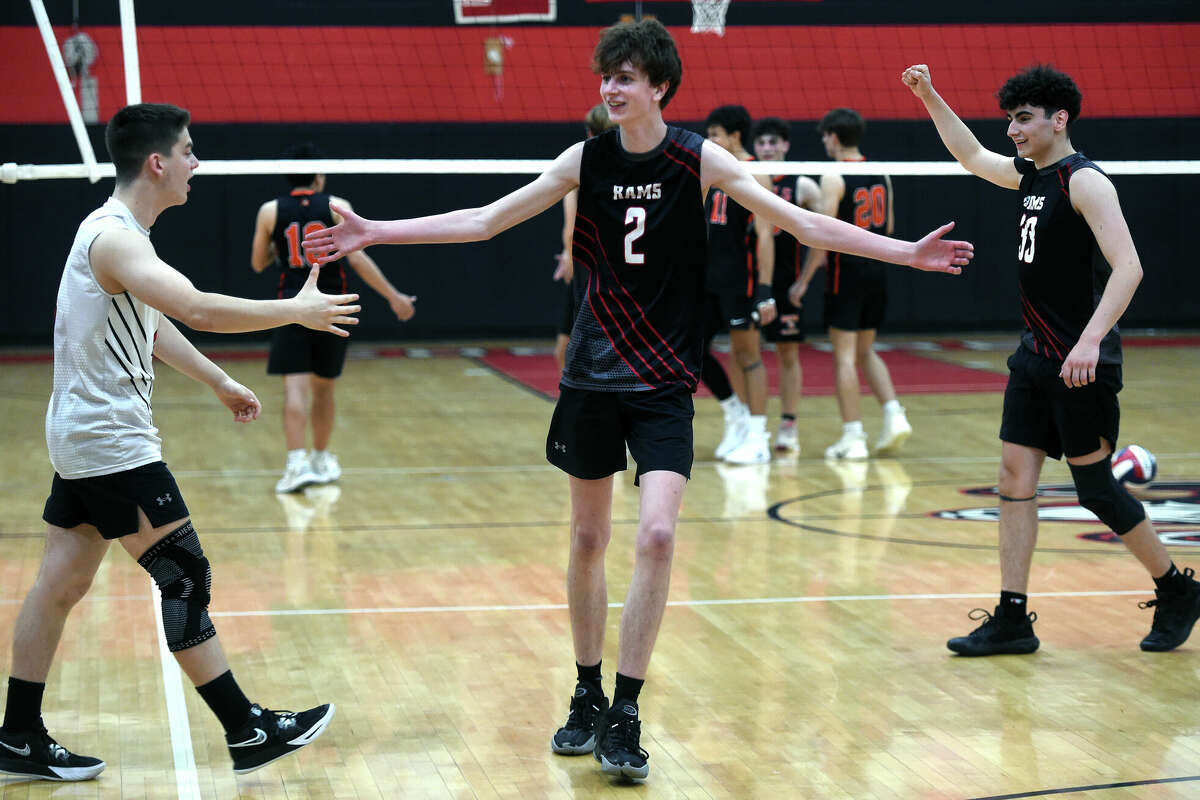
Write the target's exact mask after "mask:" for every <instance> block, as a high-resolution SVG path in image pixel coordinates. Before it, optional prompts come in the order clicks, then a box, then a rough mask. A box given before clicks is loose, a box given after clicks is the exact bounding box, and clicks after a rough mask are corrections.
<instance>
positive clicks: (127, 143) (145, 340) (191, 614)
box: [0, 104, 359, 781]
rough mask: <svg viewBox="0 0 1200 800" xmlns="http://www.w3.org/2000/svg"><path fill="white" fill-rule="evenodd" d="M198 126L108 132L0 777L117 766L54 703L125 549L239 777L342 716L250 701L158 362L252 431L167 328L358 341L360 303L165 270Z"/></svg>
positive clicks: (52, 438)
mask: <svg viewBox="0 0 1200 800" xmlns="http://www.w3.org/2000/svg"><path fill="white" fill-rule="evenodd" d="M189 122H190V117H189V115H188V113H187V112H186V111H184V110H183V109H181V108H177V107H175V106H170V105H158V104H140V105H135V106H127V107H126V108H123V109H121V110H120V111H118V112H117V114H116V115H115V116H114V117H113V118H112V120H111V121H110V122H109V124H108V128H107V130H106V131H105V142H106V144H107V145H108V151H109V154H110V156H111V157H112V160H113V164H114V165H115V166H116V170H117V182H116V187H115V189H114V191H113V196H112V197H110V198H109V199H108V201H107V202H106V203H105V204H104V205H103V206H102V207H101V208H99V209H97V210H96V211H93V212H92V213H91V214H90V215H89V216H88V217H87V219H85V220H84V221H83V224H81V225H80V226H79V232H78V233H77V234H76V236H75V241H74V243H73V245H72V246H71V252H70V255H69V256H68V257H67V263H66V268H65V270H64V271H63V277H62V282H61V284H60V285H59V291H58V305H57V311H56V318H55V325H54V388H53V393H52V395H51V398H50V407H49V410H48V411H47V413H46V443H47V445H48V447H49V449H50V461H51V463H52V464H53V466H54V471H55V475H54V480H53V484H52V487H51V491H50V497H49V498H48V499H47V501H46V508H45V512H44V514H43V518H44V519H45V521H46V523H47V529H46V549H45V554H44V556H43V559H42V564H41V568H40V570H39V571H38V576H37V579H36V581H35V582H34V585H33V588H32V589H31V590H30V592H29V594H28V596H27V597H26V598H25V602H24V604H23V605H22V607H21V611H20V614H19V616H18V617H17V621H16V626H15V630H14V634H13V653H12V672H11V674H10V677H9V682H8V696H7V702H6V704H5V709H4V722H3V726H2V727H0V773H6V774H10V775H19V776H22V777H26V778H42V779H46V780H57V781H75V780H87V779H90V778H94V777H96V776H97V775H99V774H100V772H101V771H102V770H103V769H104V767H105V763H104V762H103V761H101V760H100V759H98V758H92V757H88V756H80V755H75V754H74V753H71V752H69V751H68V750H67V749H66V748H64V747H62V746H61V745H59V744H58V743H57V742H55V741H54V739H52V738H51V737H50V735H49V733H48V732H47V731H46V728H45V725H44V724H43V723H42V717H41V705H42V694H43V691H44V690H45V687H46V683H45V682H46V677H47V675H48V674H49V671H50V664H51V662H52V660H53V658H54V651H55V650H56V649H57V647H58V641H59V639H60V638H61V636H62V631H63V625H64V623H65V622H66V618H67V615H68V614H69V613H70V611H71V608H72V607H73V606H74V605H75V604H76V603H77V602H78V601H79V600H80V599H81V598H82V597H83V595H84V594H85V593H86V592H87V590H88V588H89V586H90V585H91V582H92V577H93V576H94V575H95V573H96V569H97V568H98V567H99V565H100V561H101V560H102V559H103V558H104V554H105V553H106V552H107V550H108V546H109V544H110V542H111V541H112V540H113V539H119V540H120V542H121V545H122V546H123V547H124V548H125V550H126V551H127V552H128V553H129V554H130V555H131V556H132V557H133V558H135V559H137V562H138V564H139V565H141V566H142V567H143V568H144V569H145V570H146V571H147V572H148V573H149V574H150V575H151V576H152V577H153V578H154V580H155V582H156V583H157V584H158V588H159V591H160V593H161V594H162V618H163V629H164V631H165V634H166V640H167V645H168V647H169V649H170V650H171V652H173V653H174V654H175V658H176V660H177V661H178V662H179V666H180V667H181V668H182V669H183V671H184V672H185V673H187V675H188V677H189V678H190V679H191V680H192V682H193V683H194V684H195V685H196V687H197V690H198V691H199V693H200V695H201V697H202V698H203V699H204V701H205V702H206V703H207V704H208V706H209V707H210V708H211V709H212V710H213V712H214V713H215V714H216V716H217V718H218V719H219V720H220V721H221V724H222V725H223V726H224V728H225V733H226V742H227V744H228V745H229V752H230V755H231V756H232V758H233V767H234V770H235V771H236V772H239V773H240V772H249V771H251V770H254V769H258V768H259V767H261V766H263V765H265V764H267V763H269V762H271V761H274V760H275V759H277V758H281V757H283V756H285V755H288V754H289V753H291V752H294V751H295V750H297V749H299V748H300V747H303V746H304V745H306V744H308V743H309V742H311V741H312V740H313V739H315V738H316V737H317V736H319V735H320V734H321V733H322V732H323V731H324V730H325V727H326V726H327V725H328V724H329V720H330V719H331V718H332V716H333V706H332V705H321V706H317V707H316V708H313V709H309V710H308V711H303V712H299V713H293V712H289V711H269V710H267V709H265V708H262V707H261V706H258V705H256V704H252V703H251V702H250V700H248V699H247V698H246V696H245V695H244V694H243V693H242V691H241V689H240V688H238V684H237V682H236V681H235V680H234V678H233V673H232V672H231V671H230V669H229V664H228V662H227V661H226V660H225V654H224V652H223V651H222V650H221V645H220V643H219V642H218V640H217V638H216V631H215V630H214V628H213V625H212V622H211V621H210V620H209V616H208V601H209V590H210V588H211V585H212V579H211V572H210V570H209V565H208V560H207V559H206V558H205V557H204V552H203V550H202V549H201V547H200V542H199V540H198V539H197V537H196V532H195V530H194V529H193V527H192V522H191V518H190V516H189V512H188V509H187V506H186V504H185V503H184V500H183V497H182V496H181V495H180V492H179V487H178V485H177V484H176V483H175V479H174V478H173V477H172V476H171V473H170V472H169V471H168V470H167V466H166V464H164V463H163V460H162V443H161V441H160V440H159V437H158V430H157V428H155V427H154V419H153V416H152V412H151V406H150V401H151V396H152V393H153V390H154V366H153V362H152V357H153V356H157V357H158V358H159V359H160V360H161V361H163V362H164V363H166V364H168V365H170V366H172V367H174V368H175V369H177V370H179V371H180V372H182V373H184V374H185V375H187V376H188V377H190V378H194V379H196V380H197V381H200V382H201V383H203V384H205V385H207V386H208V387H209V388H210V389H212V390H213V392H214V393H215V394H216V395H217V399H219V400H220V401H221V402H222V403H223V404H224V405H225V406H227V407H228V408H229V409H230V411H232V412H233V415H234V419H235V420H237V421H238V422H249V421H251V420H253V419H255V418H256V417H257V416H258V413H259V408H260V407H259V402H258V398H256V397H255V396H254V393H253V392H251V391H250V390H249V389H247V388H246V387H244V386H242V385H240V384H238V383H237V382H236V381H234V380H233V379H232V378H230V377H229V376H228V375H226V374H225V372H224V371H223V370H221V368H220V367H218V366H217V365H216V364H214V363H213V362H212V361H210V360H209V359H207V358H206V357H204V356H203V355H201V354H200V352H199V351H197V350H196V348H195V347H193V346H192V345H191V344H190V343H189V342H188V341H187V339H185V338H184V337H183V335H182V334H181V333H180V332H179V330H178V329H177V328H176V327H175V325H174V323H172V322H171V320H170V319H169V318H168V317H174V318H175V319H178V320H180V321H181V322H183V323H185V324H186V325H188V326H189V327H191V328H195V329H197V330H207V331H217V332H224V333H234V332H242V331H252V330H262V329H266V328H274V327H278V326H280V325H287V324H290V323H299V324H301V325H304V326H306V327H309V328H313V329H316V330H324V331H330V332H333V333H338V334H340V335H342V336H346V335H348V334H347V333H346V332H345V331H344V330H342V329H340V328H339V327H338V325H349V324H354V323H355V322H357V320H356V319H355V318H354V317H353V316H351V315H352V314H354V313H356V312H357V311H358V309H359V307H358V306H357V305H348V304H350V303H353V302H354V301H355V300H356V299H357V298H358V296H357V295H324V294H321V293H320V292H318V291H317V288H316V280H317V276H318V269H316V268H314V269H313V270H312V274H311V275H310V277H309V279H308V282H307V283H306V284H305V286H304V288H303V289H302V290H301V291H300V293H299V294H298V295H296V296H295V297H293V298H290V299H287V300H243V299H241V298H236V297H228V296H225V295H219V294H213V293H208V292H201V291H198V290H197V289H196V288H195V287H194V286H193V285H192V283H191V281H189V280H188V279H187V278H186V277H184V276H183V275H182V274H181V273H179V272H177V271H176V270H174V269H173V268H171V267H170V266H168V265H167V264H165V263H163V262H162V261H161V260H159V258H158V256H157V254H156V253H155V251H154V246H153V245H152V244H151V243H150V238H149V235H150V227H151V226H152V225H153V224H154V221H155V220H156V219H157V217H158V215H159V214H160V213H162V212H163V211H164V210H166V209H167V208H169V207H171V206H176V205H181V204H183V203H185V202H186V201H187V193H188V191H189V188H190V187H189V186H188V181H189V180H190V179H191V177H192V173H193V172H194V171H195V169H196V166H197V163H198V162H197V161H196V157H195V156H194V155H193V154H192V141H191V137H190V136H189V134H188V128H187V126H188V123H189Z"/></svg>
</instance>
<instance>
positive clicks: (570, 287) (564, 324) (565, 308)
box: [558, 280, 575, 336]
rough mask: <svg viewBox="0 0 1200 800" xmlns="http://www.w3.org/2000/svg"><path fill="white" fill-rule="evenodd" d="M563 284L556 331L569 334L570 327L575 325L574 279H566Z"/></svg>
mask: <svg viewBox="0 0 1200 800" xmlns="http://www.w3.org/2000/svg"><path fill="white" fill-rule="evenodd" d="M565 286H566V290H565V291H564V292H563V304H562V314H561V316H559V318H558V332H559V333H561V334H563V335H564V336H570V335H571V329H572V328H574V327H575V281H573V280H571V281H567V282H566V284H565Z"/></svg>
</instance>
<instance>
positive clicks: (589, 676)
mask: <svg viewBox="0 0 1200 800" xmlns="http://www.w3.org/2000/svg"><path fill="white" fill-rule="evenodd" d="M601 663H602V661H597V662H596V664H595V666H591V667H585V666H584V665H583V664H580V663H579V662H578V661H576V662H575V675H576V678H575V679H576V680H577V681H579V682H580V683H583V684H587V686H588V688H589V689H595V690H596V693H597V694H604V689H603V688H601V678H600V664H601Z"/></svg>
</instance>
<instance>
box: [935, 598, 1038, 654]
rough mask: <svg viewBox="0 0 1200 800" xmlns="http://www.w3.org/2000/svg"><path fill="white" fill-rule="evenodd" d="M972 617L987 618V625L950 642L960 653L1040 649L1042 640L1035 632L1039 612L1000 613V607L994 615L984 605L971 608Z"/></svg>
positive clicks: (997, 607)
mask: <svg viewBox="0 0 1200 800" xmlns="http://www.w3.org/2000/svg"><path fill="white" fill-rule="evenodd" d="M967 616H968V617H970V618H971V619H974V620H980V619H981V620H983V624H982V625H980V626H979V627H978V628H976V629H975V630H973V631H971V632H970V633H969V634H967V635H966V636H955V637H954V638H953V639H951V640H950V641H948V642H946V647H949V648H950V649H951V650H953V651H954V652H956V653H958V654H959V655H960V656H996V655H1004V654H1008V655H1025V654H1026V653H1032V652H1033V651H1034V650H1037V649H1038V645H1039V644H1041V642H1039V641H1038V638H1037V637H1036V636H1034V635H1033V623H1034V622H1036V621H1037V614H1035V613H1033V612H1030V613H1029V614H1018V615H1015V616H1013V617H1003V616H1001V615H1000V606H996V614H995V616H992V615H991V614H989V613H988V612H987V611H984V610H983V609H982V608H974V609H971V613H969V614H967Z"/></svg>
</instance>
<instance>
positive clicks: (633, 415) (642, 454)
mask: <svg viewBox="0 0 1200 800" xmlns="http://www.w3.org/2000/svg"><path fill="white" fill-rule="evenodd" d="M693 416H694V411H693V408H692V393H691V390H690V389H688V388H687V387H686V386H672V387H668V388H666V389H648V390H646V391H644V392H598V391H593V390H589V389H573V388H571V387H570V386H565V385H563V386H560V387H559V396H558V403H557V404H556V405H555V406H554V416H553V418H552V419H551V420H550V432H549V433H548V434H547V435H546V459H547V460H548V461H549V462H550V463H551V464H553V465H554V466H556V467H558V468H559V469H561V470H562V471H563V472H565V473H567V474H568V475H573V476H575V477H576V478H582V479H584V480H597V479H599V478H607V477H608V476H609V475H612V474H613V473H614V472H620V471H621V470H623V469H627V468H628V467H629V464H628V463H627V462H626V460H625V445H626V444H627V443H628V445H629V453H630V455H632V456H633V460H634V462H636V464H637V472H636V473H635V475H634V483H635V484H637V483H638V480H639V479H640V478H641V476H642V475H643V474H645V473H647V472H654V471H655V470H667V471H669V472H675V473H678V474H680V475H682V476H683V477H685V478H690V477H691V476H692V417H693Z"/></svg>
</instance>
